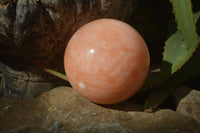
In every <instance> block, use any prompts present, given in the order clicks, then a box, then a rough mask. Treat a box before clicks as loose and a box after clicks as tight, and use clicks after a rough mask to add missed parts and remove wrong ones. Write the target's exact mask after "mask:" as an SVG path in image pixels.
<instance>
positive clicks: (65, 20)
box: [0, 0, 136, 98]
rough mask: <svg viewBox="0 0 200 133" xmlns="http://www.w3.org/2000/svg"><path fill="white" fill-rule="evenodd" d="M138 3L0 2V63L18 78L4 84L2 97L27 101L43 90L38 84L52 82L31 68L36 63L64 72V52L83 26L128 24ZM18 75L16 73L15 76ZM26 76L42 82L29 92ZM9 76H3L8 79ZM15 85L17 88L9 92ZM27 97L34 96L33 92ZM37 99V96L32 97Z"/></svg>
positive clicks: (73, 0)
mask: <svg viewBox="0 0 200 133" xmlns="http://www.w3.org/2000/svg"><path fill="white" fill-rule="evenodd" d="M135 1H136V0H0V59H1V60H2V62H3V64H5V65H6V66H8V67H11V68H12V69H13V71H9V73H11V75H14V77H15V79H14V80H15V82H13V80H12V81H11V80H10V81H9V78H8V79H5V80H2V84H4V85H2V86H1V88H0V93H1V94H2V95H8V94H7V93H6V94H5V93H4V92H10V93H14V95H16V96H17V97H22V98H23V96H22V94H21V92H25V91H29V89H32V90H33V89H34V88H39V84H38V82H43V81H44V80H45V81H46V80H48V81H49V80H50V79H52V77H50V76H47V75H45V74H43V72H42V71H38V70H36V69H37V68H36V67H38V66H34V65H33V64H31V63H32V62H36V63H37V64H40V65H41V66H43V67H45V68H51V69H54V70H57V71H60V72H64V70H63V56H64V50H65V48H66V45H67V42H68V40H69V39H70V37H71V36H72V34H73V33H74V32H75V31H76V30H77V29H78V28H79V27H80V26H82V25H83V24H85V23H87V22H89V21H91V20H94V19H98V18H104V17H106V18H115V19H120V20H124V21H126V20H128V19H129V18H130V16H131V14H132V12H133V10H134V9H135V8H134V5H135ZM27 62H28V63H27ZM31 67H32V68H31ZM9 70H11V69H9ZM29 70H31V72H30V71H29ZM6 71H7V69H6ZM14 71H16V72H15V73H12V72H14ZM23 72H25V73H28V75H29V76H33V75H35V76H37V77H36V78H38V79H41V81H39V80H38V82H37V83H36V84H32V87H29V88H28V87H20V86H19V82H18V81H20V80H21V81H22V82H24V83H25V84H24V85H25V86H28V82H27V80H25V79H24V78H23V76H20V74H19V73H21V75H23ZM3 74H6V73H5V72H3ZM16 74H19V75H16ZM8 75H9V74H6V75H3V76H4V78H5V77H7V76H8ZM25 77H26V76H25ZM41 77H42V78H41ZM10 79H11V78H10ZM50 81H51V83H49V85H47V86H49V87H47V88H49V89H50V88H52V87H53V86H52V85H51V84H52V83H53V82H55V80H50ZM11 82H13V83H15V84H12V85H10V87H9V88H5V86H9V85H8V84H10V83H11ZM42 90H46V89H42ZM42 90H41V92H42ZM27 93H30V94H31V92H30V91H29V92H27ZM33 96H35V95H32V96H31V97H33Z"/></svg>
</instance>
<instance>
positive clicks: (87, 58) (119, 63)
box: [64, 19, 150, 104]
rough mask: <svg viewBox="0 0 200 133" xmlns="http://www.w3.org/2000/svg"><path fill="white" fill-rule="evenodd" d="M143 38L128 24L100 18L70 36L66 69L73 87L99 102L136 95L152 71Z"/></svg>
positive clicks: (120, 100) (65, 57) (119, 100)
mask: <svg viewBox="0 0 200 133" xmlns="http://www.w3.org/2000/svg"><path fill="white" fill-rule="evenodd" d="M149 64H150V59H149V52H148V48H147V46H146V43H145V41H144V39H143V38H142V37H141V36H140V34H139V33H138V32H137V31H136V30H135V29H134V28H132V27H131V26H129V25H128V24H126V23H124V22H122V21H119V20H114V19H99V20H95V21H92V22H89V23H87V24H85V25H84V26H82V27H81V28H80V29H79V30H77V32H76V33H75V34H74V35H73V36H72V37H71V39H70V41H69V43H68V45H67V48H66V51H65V56H64V68H65V72H66V75H67V77H68V79H69V82H70V83H71V85H72V87H73V88H75V89H76V90H77V92H78V93H80V94H81V95H82V96H83V97H85V98H87V99H89V100H90V101H92V102H94V103H98V104H114V103H119V102H122V101H124V100H126V99H128V98H130V97H131V96H133V95H134V94H135V93H136V92H137V91H138V90H139V89H140V88H141V87H142V85H143V83H144V82H145V80H146V77H147V75H148V71H149Z"/></svg>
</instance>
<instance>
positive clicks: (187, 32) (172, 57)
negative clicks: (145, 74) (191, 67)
mask: <svg viewBox="0 0 200 133" xmlns="http://www.w3.org/2000/svg"><path fill="white" fill-rule="evenodd" d="M172 5H173V10H174V14H175V18H176V21H177V25H178V31H177V32H176V33H175V34H173V35H171V36H170V38H169V39H168V40H167V41H166V45H165V48H164V53H163V63H162V66H161V69H160V72H159V73H157V74H155V75H154V76H153V77H150V78H148V80H147V81H146V83H145V84H144V86H143V89H142V90H145V89H146V88H149V87H153V86H154V85H156V84H157V83H161V82H162V81H164V80H165V79H166V78H168V77H169V76H170V75H172V74H173V73H175V72H176V71H178V70H179V69H180V68H181V67H182V66H183V65H184V64H185V63H186V62H187V61H188V60H189V59H190V58H191V56H192V55H193V53H194V52H195V50H196V48H197V46H198V43H199V36H198V34H197V33H196V27H195V23H196V21H197V18H198V16H199V12H198V13H197V15H196V18H195V19H193V14H192V9H191V1H190V0H172Z"/></svg>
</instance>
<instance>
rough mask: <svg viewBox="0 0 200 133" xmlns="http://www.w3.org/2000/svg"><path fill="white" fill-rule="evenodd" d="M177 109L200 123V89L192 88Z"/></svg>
mask: <svg viewBox="0 0 200 133" xmlns="http://www.w3.org/2000/svg"><path fill="white" fill-rule="evenodd" d="M176 110H177V112H179V113H182V114H184V115H188V116H190V117H192V118H193V119H195V120H196V121H197V122H199V123H200V91H197V90H192V91H191V92H190V93H189V94H188V95H187V96H186V97H184V98H183V99H182V100H181V101H180V103H179V104H178V107H177V109H176Z"/></svg>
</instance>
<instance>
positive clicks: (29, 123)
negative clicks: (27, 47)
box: [0, 87, 200, 133]
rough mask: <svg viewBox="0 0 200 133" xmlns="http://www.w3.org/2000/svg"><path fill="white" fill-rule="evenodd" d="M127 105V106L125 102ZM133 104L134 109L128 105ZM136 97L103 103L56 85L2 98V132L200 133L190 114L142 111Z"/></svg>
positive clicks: (0, 115) (0, 120)
mask: <svg viewBox="0 0 200 133" xmlns="http://www.w3.org/2000/svg"><path fill="white" fill-rule="evenodd" d="M124 105H125V106H124ZM129 107H131V109H132V110H129V109H127V108H129ZM139 111H141V107H140V106H138V105H135V104H134V103H133V101H131V102H129V101H126V102H124V103H121V104H117V105H111V106H107V107H105V106H100V105H97V104H94V103H91V102H90V101H88V100H86V99H84V98H83V97H81V96H80V95H79V94H78V93H77V92H75V90H74V89H72V88H68V87H59V88H55V89H53V90H51V91H49V92H46V93H44V94H42V95H41V96H40V97H37V98H35V99H31V100H10V99H7V98H0V132H20V133H21V132H22V133H23V132H24V133H26V132H31V133H32V132H39V133H46V132H47V133H48V132H54V133H55V132H58V133H65V132H66V133H68V132H70V133H104V132H108V133H199V131H200V125H199V124H198V123H197V122H196V121H195V120H193V119H192V118H191V117H188V116H185V115H182V114H180V113H177V112H175V111H172V110H160V111H157V112H155V113H146V112H139Z"/></svg>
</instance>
